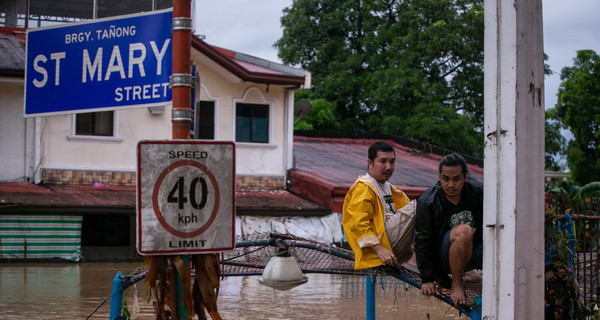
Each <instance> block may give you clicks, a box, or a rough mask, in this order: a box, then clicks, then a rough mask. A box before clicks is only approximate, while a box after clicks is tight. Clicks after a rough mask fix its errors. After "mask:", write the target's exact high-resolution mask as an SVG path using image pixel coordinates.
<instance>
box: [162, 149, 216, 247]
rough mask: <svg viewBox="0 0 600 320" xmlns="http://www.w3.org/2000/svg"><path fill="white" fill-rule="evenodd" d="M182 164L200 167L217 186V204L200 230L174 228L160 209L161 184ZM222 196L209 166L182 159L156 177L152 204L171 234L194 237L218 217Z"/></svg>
mask: <svg viewBox="0 0 600 320" xmlns="http://www.w3.org/2000/svg"><path fill="white" fill-rule="evenodd" d="M182 166H192V167H196V168H198V169H200V170H201V171H202V172H204V173H205V174H206V175H207V176H208V178H209V179H210V182H211V183H212V184H213V186H215V205H214V208H213V210H212V213H211V214H210V217H209V218H208V221H206V223H205V224H204V225H203V226H202V227H200V228H199V229H198V230H195V231H190V232H183V231H179V230H177V229H175V228H173V227H172V226H171V225H170V224H169V223H168V222H167V221H166V220H165V218H164V217H163V215H162V212H161V211H160V207H159V204H158V193H159V189H160V186H161V184H162V182H163V180H164V179H165V177H166V176H167V174H169V173H170V172H171V171H173V170H175V169H176V168H178V167H182ZM220 197H221V195H220V193H219V188H218V184H217V179H215V176H213V174H212V173H211V172H210V171H208V168H207V167H206V166H205V165H203V164H201V163H198V162H195V161H191V160H181V161H177V162H174V163H172V164H171V165H169V166H168V167H166V168H165V169H164V170H163V172H162V173H161V174H160V175H159V176H158V178H157V179H156V182H155V184H154V189H153V191H152V206H153V207H154V208H153V209H154V214H155V215H156V218H157V219H158V222H160V224H161V225H162V226H163V227H164V228H165V229H166V230H167V231H169V232H170V233H171V234H173V235H176V236H178V237H181V238H192V237H195V236H198V235H200V234H202V233H203V232H204V231H206V229H208V227H210V225H211V224H212V223H213V222H214V221H215V218H216V217H217V212H218V211H219V200H220Z"/></svg>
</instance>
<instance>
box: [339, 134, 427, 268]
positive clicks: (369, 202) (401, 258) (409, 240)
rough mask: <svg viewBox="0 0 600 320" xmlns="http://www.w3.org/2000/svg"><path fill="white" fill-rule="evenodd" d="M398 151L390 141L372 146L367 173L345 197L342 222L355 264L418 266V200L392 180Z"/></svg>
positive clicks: (363, 265)
mask: <svg viewBox="0 0 600 320" xmlns="http://www.w3.org/2000/svg"><path fill="white" fill-rule="evenodd" d="M395 162H396V153H395V151H394V149H393V148H392V146H391V145H389V144H388V143H386V142H383V141H379V142H375V143H374V144H372V145H371V146H370V147H369V151H368V160H367V166H368V171H367V174H366V175H364V176H359V177H358V179H357V180H356V182H355V183H354V184H353V185H352V187H351V188H350V190H349V191H348V193H347V194H346V197H345V199H344V207H343V210H342V226H343V228H344V232H345V234H346V238H347V240H348V244H349V245H350V248H352V251H353V252H354V268H355V269H365V268H372V267H377V266H380V265H382V264H385V265H398V264H401V263H404V262H407V261H409V260H410V262H409V263H408V266H410V267H412V266H415V265H416V263H415V262H414V252H413V249H412V244H413V243H414V223H415V207H416V204H415V202H414V201H413V202H411V201H410V199H409V198H408V197H407V196H406V194H404V192H403V191H402V190H400V189H399V188H398V187H396V186H393V185H392V184H390V183H389V182H388V180H389V179H390V177H391V176H392V174H393V173H394V168H395Z"/></svg>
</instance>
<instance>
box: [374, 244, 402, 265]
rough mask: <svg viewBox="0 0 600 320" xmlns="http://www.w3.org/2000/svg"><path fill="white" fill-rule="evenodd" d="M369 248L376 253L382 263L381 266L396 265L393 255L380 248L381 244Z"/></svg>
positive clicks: (382, 247)
mask: <svg viewBox="0 0 600 320" xmlns="http://www.w3.org/2000/svg"><path fill="white" fill-rule="evenodd" d="M370 248H371V249H373V250H374V251H375V252H376V253H377V256H379V259H381V261H383V264H385V265H388V266H395V265H398V260H397V259H396V256H395V255H394V253H393V252H391V251H390V250H388V249H386V248H385V247H384V246H382V245H381V243H378V244H376V245H374V246H372V247H370Z"/></svg>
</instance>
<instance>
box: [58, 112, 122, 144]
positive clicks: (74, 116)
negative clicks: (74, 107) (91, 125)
mask: <svg viewBox="0 0 600 320" xmlns="http://www.w3.org/2000/svg"><path fill="white" fill-rule="evenodd" d="M104 111H112V112H113V134H112V136H94V135H79V134H76V131H75V129H76V126H77V113H73V114H72V115H71V134H69V135H68V136H67V139H68V140H69V141H90V142H115V143H118V142H121V141H123V137H120V136H119V126H118V123H119V112H117V110H104ZM78 113H83V112H78Z"/></svg>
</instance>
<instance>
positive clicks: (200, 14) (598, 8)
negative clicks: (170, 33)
mask: <svg viewBox="0 0 600 320" xmlns="http://www.w3.org/2000/svg"><path fill="white" fill-rule="evenodd" d="M291 4H292V0H194V6H195V9H196V12H197V14H196V16H195V17H194V27H195V30H196V33H197V34H203V35H205V36H206V42H208V43H209V44H212V45H216V46H220V47H224V48H227V49H231V50H235V51H239V52H243V53H246V54H249V55H253V56H256V57H259V58H263V59H268V60H271V61H279V59H278V58H277V51H276V50H275V49H274V48H273V43H275V41H277V40H278V39H279V38H280V37H281V25H280V23H279V19H280V17H281V14H282V10H283V8H285V7H288V6H290V5H291ZM542 6H543V10H544V18H543V19H544V51H545V52H546V54H548V56H549V58H550V59H549V60H548V62H547V63H548V64H549V65H550V68H551V69H552V70H553V71H554V72H557V73H559V72H560V71H561V69H562V68H563V67H565V66H571V65H572V63H573V58H574V57H575V52H576V51H577V50H582V49H592V50H594V51H596V52H597V53H600V0H543V4H542ZM559 85H560V76H559V75H558V74H555V75H552V76H549V77H547V78H546V95H545V100H546V107H553V106H554V105H555V104H556V93H557V90H558V86H559Z"/></svg>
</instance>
